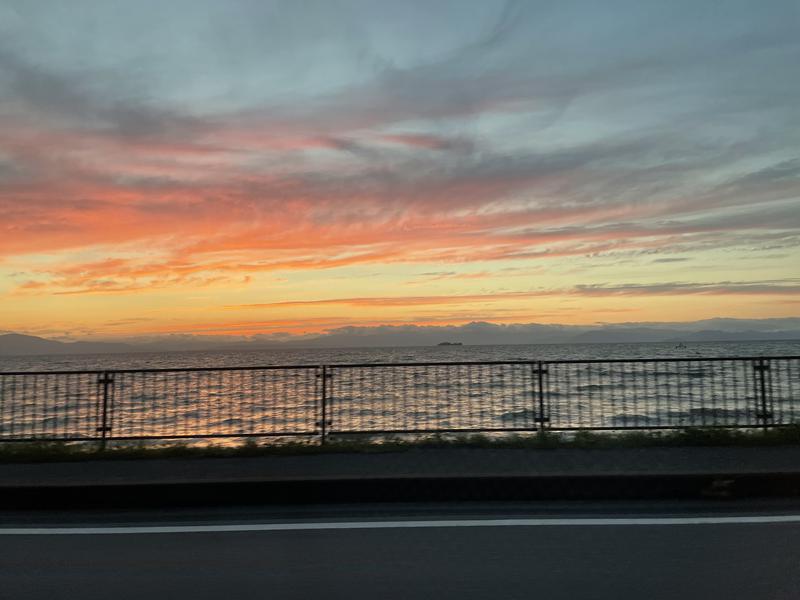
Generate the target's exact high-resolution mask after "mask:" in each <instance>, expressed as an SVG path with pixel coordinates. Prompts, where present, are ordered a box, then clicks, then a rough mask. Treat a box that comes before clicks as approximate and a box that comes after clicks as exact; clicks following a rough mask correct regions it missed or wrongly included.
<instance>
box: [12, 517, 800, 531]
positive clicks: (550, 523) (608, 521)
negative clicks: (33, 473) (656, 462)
mask: <svg viewBox="0 0 800 600" xmlns="http://www.w3.org/2000/svg"><path fill="white" fill-rule="evenodd" d="M774 523H800V515H765V516H742V517H611V518H602V519H598V518H585V519H581V518H570V519H558V518H553V519H547V518H536V519H463V520H430V521H346V522H336V521H334V522H326V523H250V524H242V525H139V526H116V527H6V528H0V536H1V535H140V534H150V533H227V532H248V531H324V530H329V529H430V528H441V527H586V526H592V527H620V526H629V525H650V526H652V525H742V524H774Z"/></svg>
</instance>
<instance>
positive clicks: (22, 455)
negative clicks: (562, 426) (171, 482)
mask: <svg viewBox="0 0 800 600" xmlns="http://www.w3.org/2000/svg"><path fill="white" fill-rule="evenodd" d="M786 445H800V425H796V426H790V427H781V428H775V429H771V430H768V431H761V430H733V429H682V430H676V431H657V432H624V433H592V432H578V433H575V434H572V435H559V434H555V433H547V434H545V435H541V434H532V435H510V436H503V437H490V436H487V435H480V434H468V435H433V436H426V437H419V438H417V439H402V438H400V437H392V438H383V439H381V440H378V441H376V440H365V439H364V438H362V439H353V438H350V439H336V438H333V439H329V440H326V443H325V444H324V445H319V444H318V440H311V441H300V442H281V443H275V442H272V443H259V442H257V441H254V440H252V439H251V440H248V441H246V442H244V443H242V444H239V445H202V446H199V445H191V444H186V443H168V442H165V443H161V444H152V443H150V444H143V443H130V442H126V443H121V442H115V443H110V444H109V445H108V446H107V447H106V448H105V449H103V448H101V447H100V446H99V445H98V444H96V443H93V442H82V443H67V442H51V443H27V442H24V443H23V442H15V443H0V462H48V461H74V460H86V459H106V460H108V459H137V458H221V457H237V456H269V455H284V456H285V455H297V454H321V453H337V452H338V453H342V452H365V453H378V452H400V451H404V450H413V449H422V448H495V449H501V448H518V449H531V450H535V449H539V450H546V449H557V448H585V449H591V448H596V449H604V448H643V447H659V446H660V447H665V446H672V447H675V446H738V447H743V446H786Z"/></svg>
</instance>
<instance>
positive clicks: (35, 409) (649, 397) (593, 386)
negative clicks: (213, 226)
mask: <svg viewBox="0 0 800 600" xmlns="http://www.w3.org/2000/svg"><path fill="white" fill-rule="evenodd" d="M764 356H769V357H777V356H781V357H790V356H796V357H798V356H800V342H766V343H693V344H681V345H676V344H583V345H530V346H522V345H519V346H440V347H439V346H437V347H419V348H354V349H351V348H348V349H308V350H301V349H296V350H294V349H293V350H283V349H282V350H266V351H248V352H165V353H141V354H138V353H131V354H109V355H102V356H99V355H87V356H52V357H5V358H2V362H0V440H3V439H6V440H12V439H75V438H83V439H94V438H97V437H99V436H100V435H102V432H103V431H105V433H106V435H108V436H109V437H110V438H119V439H140V438H142V439H143V438H157V437H186V438H197V437H198V436H206V437H208V438H222V437H227V438H234V439H237V438H240V437H244V436H250V435H256V436H284V435H291V436H312V437H313V436H316V435H319V433H320V432H321V430H322V429H323V428H324V429H325V430H326V431H327V432H328V433H333V434H340V435H352V434H355V433H358V432H366V433H372V434H384V435H385V434H394V433H398V432H415V433H425V432H431V431H437V430H452V431H498V432H499V431H530V430H535V429H536V428H537V427H538V426H539V425H540V424H541V423H542V422H544V423H545V424H546V425H547V426H548V427H550V428H552V429H554V430H559V429H563V430H574V429H581V428H599V429H610V430H616V429H629V428H658V427H686V426H755V425H759V424H762V423H764V422H765V421H766V422H769V423H778V424H785V423H796V422H800V359H797V358H795V359H792V358H782V359H773V360H770V361H769V369H763V370H761V369H760V367H759V365H760V362H759V361H757V360H755V361H754V360H736V359H735V358H736V357H748V358H754V357H764ZM720 357H722V358H725V360H713V361H712V360H697V359H708V358H720ZM654 358H668V359H675V360H673V361H670V362H625V363H614V362H609V361H610V360H611V359H654ZM539 360H545V361H546V360H578V361H580V360H594V361H600V362H593V363H580V362H579V363H553V364H549V365H548V366H547V369H546V371H542V372H539V371H538V370H537V368H536V366H535V365H531V364H510V363H508V364H484V365H464V364H435V365H425V364H424V363H458V362H464V361H539ZM375 363H404V365H403V366H370V365H375ZM302 365H305V366H304V367H303V366H302ZM319 365H327V367H326V368H325V369H324V370H323V369H322V368H321V367H319ZM231 367H233V368H234V369H233V370H208V371H180V370H177V371H169V370H167V371H159V372H137V371H129V372H115V373H113V375H112V377H111V380H109V381H104V379H103V378H102V377H98V375H97V374H92V373H80V371H86V370H106V369H107V370H120V371H123V370H126V369H128V370H135V369H180V368H205V369H224V368H231ZM241 367H245V369H239V370H237V369H236V368H241ZM42 371H45V372H46V371H70V373H69V374H60V375H54V374H50V375H48V374H33V373H34V372H42ZM10 372H26V373H27V374H16V375H14V374H9V373H10ZM3 373H5V374H3Z"/></svg>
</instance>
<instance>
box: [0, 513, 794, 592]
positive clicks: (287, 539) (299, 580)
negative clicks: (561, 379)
mask: <svg viewBox="0 0 800 600" xmlns="http://www.w3.org/2000/svg"><path fill="white" fill-rule="evenodd" d="M584 508H585V510H584V512H583V513H582V514H575V511H574V510H571V511H563V512H560V511H558V510H554V509H551V510H549V511H548V512H547V513H546V514H542V513H534V512H531V510H530V508H528V509H525V510H521V509H520V508H519V507H517V508H515V509H513V510H510V509H509V508H508V507H502V506H497V507H493V508H486V507H482V508H481V510H479V511H475V512H473V513H469V512H465V511H464V509H463V508H462V509H461V510H460V512H458V513H453V512H452V511H447V510H444V509H442V510H440V511H439V512H435V511H431V510H430V509H426V511H425V512H424V513H421V514H420V513H402V512H395V513H393V514H383V515H382V516H378V515H376V514H375V513H364V512H363V511H362V512H357V511H356V510H355V509H354V510H352V511H351V512H350V513H348V511H347V510H345V509H340V510H338V512H336V514H334V515H326V516H323V517H320V516H313V515H312V516H311V517H310V518H303V519H300V518H297V516H296V515H295V518H289V519H287V518H286V515H282V516H280V517H277V518H276V517H275V515H273V517H272V518H270V517H269V515H265V514H262V515H257V516H251V517H250V518H246V516H242V515H239V516H237V517H236V519H234V520H231V519H228V520H223V519H221V518H220V515H219V514H215V515H211V516H209V515H205V516H202V517H199V516H198V515H189V516H184V517H183V518H177V519H172V520H168V521H164V517H163V516H162V517H161V518H160V520H159V517H158V516H156V515H153V518H152V519H150V520H149V521H142V520H141V517H139V518H136V519H134V520H132V521H128V522H127V523H124V524H123V525H125V526H128V527H133V529H127V530H124V531H123V532H122V533H120V532H117V533H114V534H111V535H109V534H98V533H96V532H95V533H81V534H78V535H75V534H74V531H70V532H66V533H67V534H64V533H65V532H64V531H63V529H59V530H56V532H53V533H46V534H44V535H29V534H25V535H18V534H13V535H12V533H14V532H18V529H19V528H21V527H25V528H28V527H39V528H49V527H54V526H56V523H57V522H59V521H60V523H61V524H62V525H63V524H66V526H68V527H79V525H78V522H79V521H81V519H83V520H84V521H85V522H87V523H88V522H89V521H91V523H89V525H90V526H91V527H99V528H101V529H102V530H103V531H107V530H106V529H105V528H106V527H107V525H106V524H104V521H107V520H108V519H105V520H104V519H102V518H97V517H90V516H87V515H85V514H84V515H77V516H76V515H52V514H51V515H49V516H47V518H45V519H38V522H33V521H31V519H27V520H22V521H19V522H14V519H13V518H9V517H8V516H7V515H4V516H3V519H2V523H1V524H0V598H2V599H3V600H5V599H6V598H8V599H11V598H14V599H17V598H19V599H23V598H24V599H30V600H34V599H39V598H42V599H45V598H47V599H60V598H69V599H78V600H90V599H94V598H103V599H113V600H123V599H127V598H137V599H140V598H144V599H156V598H169V599H176V600H177V599H182V598H192V599H204V598H215V599H222V598H232V599H238V598H259V599H267V598H269V599H273V598H274V599H278V598H303V599H310V598H325V599H326V600H327V599H336V598H343V599H347V600H355V599H361V598H365V599H370V600H372V599H386V600H390V599H403V600H407V599H413V598H436V599H440V598H457V599H459V600H467V599H471V598H476V599H478V598H480V599H500V598H525V599H529V598H543V599H548V600H551V599H558V598H564V599H570V600H573V599H582V598H609V599H614V600H626V599H629V598H630V599H637V600H638V599H643V600H644V599H647V600H650V599H652V600H655V599H661V598H681V599H684V600H685V599H692V598H698V599H699V598H702V599H714V598H726V599H733V598H742V599H745V598H746V599H768V598H769V599H787V600H790V599H792V600H793V599H796V598H800V517H792V514H797V512H798V511H792V510H788V509H785V508H784V509H783V510H781V511H775V510H771V511H732V510H731V509H730V508H729V509H726V510H725V512H724V513H719V512H706V511H704V512H697V511H693V510H692V509H691V507H689V508H684V509H682V510H676V509H675V507H674V506H672V507H671V508H670V509H669V511H661V512H659V507H658V506H652V507H651V508H650V509H649V510H646V511H643V510H642V509H641V507H639V508H638V509H637V510H636V511H627V512H626V511H625V510H624V508H620V507H616V508H601V509H592V507H591V506H586V507H584ZM385 510H390V509H385ZM777 514H780V515H781V516H780V517H779V518H781V519H784V520H786V522H756V523H753V522H750V521H752V520H753V517H756V518H757V519H758V518H762V517H763V516H767V517H768V518H772V516H774V515H777ZM698 516H699V517H700V518H702V519H710V520H711V521H705V522H700V523H697V522H692V520H693V519H695V518H696V517H698ZM587 517H588V518H591V519H593V521H590V522H587V521H585V520H584V519H585V518H587ZM531 518H532V519H533V520H531ZM553 518H555V519H558V521H557V523H558V524H557V525H553V524H548V523H546V522H545V520H548V519H553ZM620 518H622V519H627V520H625V521H620V520H619V519H620ZM642 518H647V519H650V518H666V519H665V520H663V521H659V522H658V523H657V524H644V523H647V522H643V521H641V520H640V519H642ZM506 519H515V521H512V522H511V523H510V524H509V522H508V521H503V523H502V525H501V523H499V522H498V521H497V520H506ZM630 519H633V520H632V521H631V520H630ZM719 519H722V520H723V521H722V522H718V521H719ZM387 520H390V521H394V525H391V526H390V527H386V521H387ZM408 520H411V521H412V522H413V525H414V526H413V527H409V526H408ZM487 520H488V521H487ZM792 520H794V521H795V522H792ZM34 521H36V519H34ZM376 521H378V522H379V523H382V524H381V525H378V526H379V527H383V528H372V527H374V526H375V525H372V524H371V523H374V522H376ZM440 521H447V522H448V523H447V524H448V525H449V526H441V525H442V523H441V522H440ZM232 522H233V523H234V526H235V527H238V528H240V529H242V530H241V531H208V530H207V529H204V528H206V527H208V526H209V525H210V526H212V527H220V526H221V527H226V526H229V524H230V523H232ZM276 523H278V524H279V526H280V527H288V529H285V530H266V531H264V530H261V531H252V530H248V529H250V528H252V527H254V526H255V527H262V528H263V527H265V526H266V527H273V526H274V525H275V524H276ZM314 523H324V525H315V524H314ZM515 523H516V524H515ZM587 523H592V524H587ZM309 524H311V525H309ZM118 525H120V523H119V522H118V519H117V522H116V523H115V526H118ZM151 525H155V526H157V527H164V526H168V527H171V526H177V527H179V528H182V529H179V530H175V531H172V532H169V533H153V532H152V530H148V529H147V528H148V527H149V526H151ZM308 526H311V527H332V528H330V529H310V530H309V529H299V530H298V529H296V528H295V527H308ZM141 527H144V528H145V529H141ZM352 527H360V528H355V529H354V528H352ZM48 531H51V530H48ZM80 531H83V530H80ZM90 531H93V530H90ZM57 532H60V533H57ZM40 533H41V530H40ZM55 533H57V534H55Z"/></svg>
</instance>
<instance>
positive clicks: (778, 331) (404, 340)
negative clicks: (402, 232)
mask: <svg viewBox="0 0 800 600" xmlns="http://www.w3.org/2000/svg"><path fill="white" fill-rule="evenodd" d="M443 340H446V341H448V342H452V343H457V344H464V345H483V344H574V343H583V344H592V343H597V344H603V343H644V342H674V343H680V342H714V341H726V342H741V341H779V340H800V318H793V317H788V318H778V319H727V318H719V319H707V320H703V321H694V322H680V323H615V324H600V325H543V324H539V323H518V324H508V325H505V324H496V323H487V322H481V321H476V322H473V323H467V324H465V325H449V326H417V325H399V326H390V325H385V326H377V327H342V328H339V329H334V330H331V331H329V332H326V333H323V334H319V335H304V336H282V337H277V336H265V335H255V336H251V337H226V338H220V337H211V336H190V335H189V336H187V335H181V336H173V335H168V336H161V337H153V338H134V339H130V340H125V341H124V342H118V341H103V342H99V341H71V342H62V341H57V340H48V339H45V338H41V337H36V336H32V335H23V334H19V333H8V334H5V335H0V356H14V355H58V354H62V355H63V354H108V353H119V352H167V351H185V350H259V349H266V348H299V347H307V348H352V347H359V346H360V347H386V346H434V345H437V344H439V343H440V342H442V341H443Z"/></svg>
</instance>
